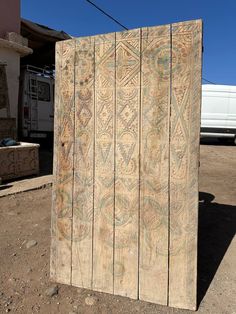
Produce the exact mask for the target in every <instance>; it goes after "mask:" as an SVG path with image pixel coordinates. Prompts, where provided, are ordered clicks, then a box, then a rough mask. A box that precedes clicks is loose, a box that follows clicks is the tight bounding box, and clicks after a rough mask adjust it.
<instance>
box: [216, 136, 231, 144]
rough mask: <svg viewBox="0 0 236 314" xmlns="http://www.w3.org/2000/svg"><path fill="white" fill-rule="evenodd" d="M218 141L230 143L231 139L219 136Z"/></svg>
mask: <svg viewBox="0 0 236 314" xmlns="http://www.w3.org/2000/svg"><path fill="white" fill-rule="evenodd" d="M218 141H219V142H220V143H221V144H228V143H229V139H228V138H227V137H218Z"/></svg>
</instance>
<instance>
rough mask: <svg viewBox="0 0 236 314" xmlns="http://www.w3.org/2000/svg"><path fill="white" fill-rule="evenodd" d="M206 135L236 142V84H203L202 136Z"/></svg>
mask: <svg viewBox="0 0 236 314" xmlns="http://www.w3.org/2000/svg"><path fill="white" fill-rule="evenodd" d="M206 136H207V137H217V138H221V139H223V138H233V139H234V141H235V144H236V86H229V85H210V84H206V85H202V113H201V137H206Z"/></svg>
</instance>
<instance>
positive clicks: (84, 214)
mask: <svg viewBox="0 0 236 314" xmlns="http://www.w3.org/2000/svg"><path fill="white" fill-rule="evenodd" d="M93 215H94V38H93V37H84V38H80V39H78V40H76V59H75V157H74V193H73V246H72V249H73V255H72V284H74V285H76V286H80V287H84V288H91V287H92V259H93Z"/></svg>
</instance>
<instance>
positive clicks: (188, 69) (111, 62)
mask: <svg viewBox="0 0 236 314" xmlns="http://www.w3.org/2000/svg"><path fill="white" fill-rule="evenodd" d="M201 54H202V23H201V21H200V20H196V21H190V22H183V23H177V24H171V25H165V26H159V27H147V28H141V29H135V30H131V31H125V32H120V33H112V34H106V35H99V36H93V37H84V38H78V39H72V40H68V41H64V42H60V43H57V49H56V109H55V117H56V118H55V153H54V185H53V208H52V245H51V278H52V279H53V280H55V281H58V282H60V283H66V284H71V285H74V286H78V287H84V288H89V289H94V290H97V291H103V292H108V293H112V294H116V295H122V296H127V297H130V298H134V299H141V300H145V301H150V302H154V303H159V304H164V305H169V306H174V307H180V308H187V309H195V308H196V278H197V221H198V162H199V131H200V100H201Z"/></svg>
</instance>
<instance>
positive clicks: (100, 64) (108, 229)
mask: <svg viewBox="0 0 236 314" xmlns="http://www.w3.org/2000/svg"><path fill="white" fill-rule="evenodd" d="M115 55H116V54H115V33H113V34H108V35H102V36H97V37H96V39H95V116H96V118H95V191H94V193H95V194H94V249H93V289H95V290H99V291H104V292H109V293H113V255H114V250H113V240H114V165H115V163H114V160H115V156H114V144H115Z"/></svg>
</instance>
